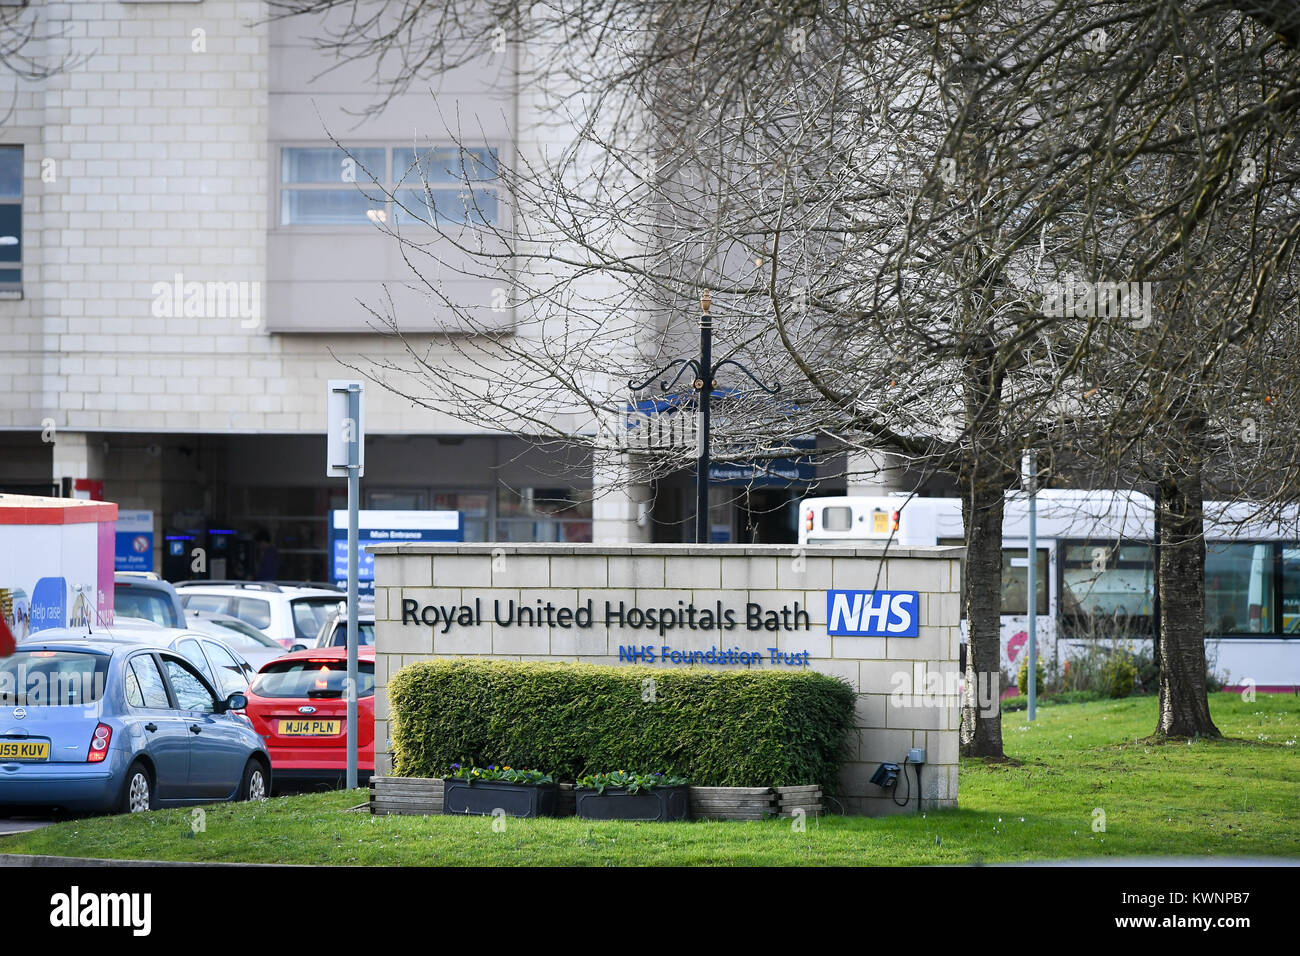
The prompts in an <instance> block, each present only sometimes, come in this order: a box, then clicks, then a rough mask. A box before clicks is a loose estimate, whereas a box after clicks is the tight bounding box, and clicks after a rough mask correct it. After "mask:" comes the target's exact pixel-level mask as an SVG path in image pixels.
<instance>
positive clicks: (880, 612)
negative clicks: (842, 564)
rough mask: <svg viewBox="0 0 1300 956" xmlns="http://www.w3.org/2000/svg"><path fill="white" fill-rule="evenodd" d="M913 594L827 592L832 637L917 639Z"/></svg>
mask: <svg viewBox="0 0 1300 956" xmlns="http://www.w3.org/2000/svg"><path fill="white" fill-rule="evenodd" d="M920 609H921V596H920V594H918V593H917V592H916V591H827V592H826V622H827V623H826V633H827V634H829V635H830V636H831V637H916V636H918V635H919V634H920V633H921V631H920V628H921V613H920Z"/></svg>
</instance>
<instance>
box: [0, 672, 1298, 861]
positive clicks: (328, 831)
mask: <svg viewBox="0 0 1300 956" xmlns="http://www.w3.org/2000/svg"><path fill="white" fill-rule="evenodd" d="M1155 709H1156V704H1155V701H1154V700H1152V699H1149V698H1130V699H1127V700H1123V701H1116V702H1109V701H1107V702H1098V703H1089V704H1069V705H1062V706H1055V707H1044V708H1042V709H1041V710H1040V711H1039V719H1038V721H1037V722H1036V723H1035V724H1033V725H1030V724H1028V723H1027V721H1026V720H1025V714H1024V713H1023V712H1021V713H1014V714H1008V715H1006V716H1005V717H1004V720H1003V735H1004V737H1005V741H1006V751H1007V753H1008V755H1010V756H1013V757H1015V758H1016V759H1018V760H1019V761H1021V763H1020V765H1019V766H1016V765H1010V764H990V765H985V764H984V763H982V762H981V761H976V760H966V761H963V763H962V768H961V783H960V788H961V793H960V803H961V809H959V810H952V811H942V812H928V813H926V814H925V815H924V816H918V815H909V816H906V817H892V818H884V819H866V818H861V817H825V818H821V819H810V820H808V821H807V829H806V831H805V832H802V833H799V832H794V831H793V829H792V827H791V822H790V821H789V820H770V821H765V822H762V823H756V822H755V823H739V822H737V823H723V822H698V823H678V824H671V823H668V824H663V823H660V824H648V823H640V824H638V823H590V822H587V821H583V820H577V819H573V818H570V819H563V820H562V819H553V820H516V819H509V820H506V821H505V829H504V831H503V832H493V830H492V821H491V820H490V819H488V818H483V817H468V818H462V817H371V816H370V815H369V814H368V813H346V812H344V809H345V808H346V807H348V806H352V805H355V804H357V803H360V802H362V801H363V800H364V799H365V793H364V791H351V792H344V793H337V792H336V793H328V794H315V795H307V796H297V797H281V798H277V799H274V800H270V801H268V802H267V803H265V804H261V805H250V804H239V805H219V806H213V807H209V808H207V810H206V813H207V819H206V825H207V829H206V832H203V833H198V834H194V833H192V832H191V828H190V814H191V811H190V810H167V811H160V812H155V813H149V814H143V815H138V816H132V817H126V816H119V817H97V818H93V819H85V820H74V821H69V822H65V823H60V824H57V825H55V826H51V827H47V828H45V829H43V830H38V831H35V832H32V833H27V834H21V835H17V836H9V837H0V852H4V853H42V854H55V855H61V856H88V857H116V858H122V859H156V860H223V861H245V862H258V863H308V864H326V863H329V864H447V865H459V864H474V865H483V864H512V865H535V864H562V865H572V864H578V865H581V864H590V865H639V864H656V865H683V864H685V865H689V864H739V865H768V864H776V865H790V864H794V865H798V864H822V863H825V864H923V863H970V862H981V861H982V862H1001V861H1015V860H1036V859H1076V858H1080V857H1090V856H1134V855H1139V854H1144V855H1162V856H1164V855H1174V854H1177V855H1187V856H1197V857H1208V856H1289V857H1300V826H1298V825H1297V824H1300V744H1298V743H1297V738H1300V699H1298V698H1296V697H1294V696H1290V695H1280V694H1278V695H1267V694H1261V695H1260V696H1259V698H1258V699H1257V700H1255V701H1253V702H1249V703H1248V702H1245V701H1242V700H1241V699H1240V698H1239V697H1238V696H1236V695H1232V694H1216V695H1214V696H1213V697H1212V698H1211V712H1212V713H1213V715H1214V719H1215V722H1216V723H1217V725H1218V727H1219V730H1220V731H1221V732H1223V733H1224V734H1225V735H1226V736H1227V739H1224V740H1219V741H1213V742H1210V741H1204V740H1195V741H1192V742H1190V743H1189V742H1187V741H1180V742H1174V743H1163V744H1151V743H1149V742H1145V741H1144V740H1143V738H1145V737H1146V736H1147V735H1148V734H1150V732H1151V729H1152V728H1153V727H1154V726H1155ZM1098 809H1099V810H1101V811H1104V812H1105V831H1104V832H1094V829H1093V822H1094V813H1095V811H1096V810H1098Z"/></svg>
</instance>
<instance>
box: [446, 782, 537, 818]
mask: <svg viewBox="0 0 1300 956" xmlns="http://www.w3.org/2000/svg"><path fill="white" fill-rule="evenodd" d="M442 784H443V797H442V812H443V813H447V814H460V815H466V814H467V815H471V816H472V815H478V816H484V817H490V816H492V814H493V813H495V812H496V811H497V810H502V811H504V812H505V815H506V816H508V817H553V816H555V798H556V789H557V788H556V786H555V784H553V783H551V784H527V783H507V782H505V781H504V780H479V781H476V782H475V783H473V784H472V785H471V784H470V783H469V781H467V780H461V779H458V778H451V779H444V780H443V782H442Z"/></svg>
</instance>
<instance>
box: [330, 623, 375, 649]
mask: <svg viewBox="0 0 1300 956" xmlns="http://www.w3.org/2000/svg"><path fill="white" fill-rule="evenodd" d="M329 643H330V646H331V647H347V646H348V622H347V619H346V618H344V619H343V620H340V621H336V622H335V623H334V633H333V634H332V635H331V636H330V642H329ZM374 643H375V626H374V625H373V624H363V623H362V622H361V621H357V646H358V647H373V646H374Z"/></svg>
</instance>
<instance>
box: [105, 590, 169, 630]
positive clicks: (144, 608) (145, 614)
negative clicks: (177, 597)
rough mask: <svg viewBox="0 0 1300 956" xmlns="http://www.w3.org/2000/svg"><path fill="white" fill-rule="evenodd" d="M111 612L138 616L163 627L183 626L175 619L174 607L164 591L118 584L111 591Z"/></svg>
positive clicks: (126, 615) (125, 615)
mask: <svg viewBox="0 0 1300 956" xmlns="http://www.w3.org/2000/svg"><path fill="white" fill-rule="evenodd" d="M113 613H114V614H120V615H122V616H123V617H139V618H143V619H144V620H146V621H153V622H154V623H155V624H161V625H162V626H163V627H184V626H185V625H184V624H181V623H178V622H177V621H176V608H175V607H174V606H173V605H172V600H171V596H170V595H169V594H167V593H166V592H165V591H153V590H150V589H149V588H140V587H131V586H130V585H126V586H124V585H120V584H119V585H118V586H117V587H116V588H114V591H113Z"/></svg>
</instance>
